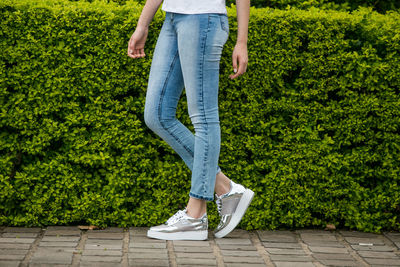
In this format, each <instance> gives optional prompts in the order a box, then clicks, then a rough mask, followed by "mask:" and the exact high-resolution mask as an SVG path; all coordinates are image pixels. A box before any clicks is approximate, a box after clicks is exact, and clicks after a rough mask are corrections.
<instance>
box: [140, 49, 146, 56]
mask: <svg viewBox="0 0 400 267" xmlns="http://www.w3.org/2000/svg"><path fill="white" fill-rule="evenodd" d="M140 53H141V54H142V55H143V56H146V54H145V52H144V48H142V49H140Z"/></svg>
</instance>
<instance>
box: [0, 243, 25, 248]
mask: <svg viewBox="0 0 400 267" xmlns="http://www.w3.org/2000/svg"><path fill="white" fill-rule="evenodd" d="M30 247H31V244H30V243H29V244H21V243H0V249H1V248H5V249H29V248H30Z"/></svg>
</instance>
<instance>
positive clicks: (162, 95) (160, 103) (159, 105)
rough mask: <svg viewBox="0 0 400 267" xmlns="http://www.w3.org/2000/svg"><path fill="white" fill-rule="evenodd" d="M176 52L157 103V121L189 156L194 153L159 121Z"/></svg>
mask: <svg viewBox="0 0 400 267" xmlns="http://www.w3.org/2000/svg"><path fill="white" fill-rule="evenodd" d="M178 52H179V51H176V54H175V56H174V59H173V60H172V63H171V67H170V69H169V70H168V74H167V78H166V79H165V81H164V85H163V89H162V91H161V94H160V101H159V103H158V120H159V122H160V124H161V126H162V127H163V128H164V130H166V131H167V132H168V133H169V134H170V135H171V136H172V137H173V138H175V140H176V141H177V142H178V143H179V144H181V145H182V147H183V148H184V149H185V150H186V151H187V152H189V154H192V153H194V152H192V151H191V150H190V149H189V148H188V147H186V146H185V144H183V143H182V142H181V140H179V138H178V137H177V136H176V135H175V134H174V133H173V132H171V131H170V130H169V128H168V127H165V124H164V123H163V120H162V119H161V105H162V103H163V98H164V95H165V88H166V87H167V82H168V80H169V77H170V73H171V71H172V69H173V67H174V65H175V62H176V59H177V55H178Z"/></svg>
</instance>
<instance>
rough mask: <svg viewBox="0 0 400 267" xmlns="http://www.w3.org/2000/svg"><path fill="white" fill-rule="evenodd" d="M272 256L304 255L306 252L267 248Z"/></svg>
mask: <svg viewBox="0 0 400 267" xmlns="http://www.w3.org/2000/svg"><path fill="white" fill-rule="evenodd" d="M265 250H266V251H268V253H270V254H281V255H304V254H305V252H304V250H302V249H291V248H289V249H284V248H265Z"/></svg>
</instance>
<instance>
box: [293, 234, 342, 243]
mask: <svg viewBox="0 0 400 267" xmlns="http://www.w3.org/2000/svg"><path fill="white" fill-rule="evenodd" d="M300 238H301V239H302V240H303V241H310V242H312V241H326V242H332V241H333V242H337V241H338V240H337V238H336V236H335V235H334V234H322V235H321V234H313V233H301V234H300Z"/></svg>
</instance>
